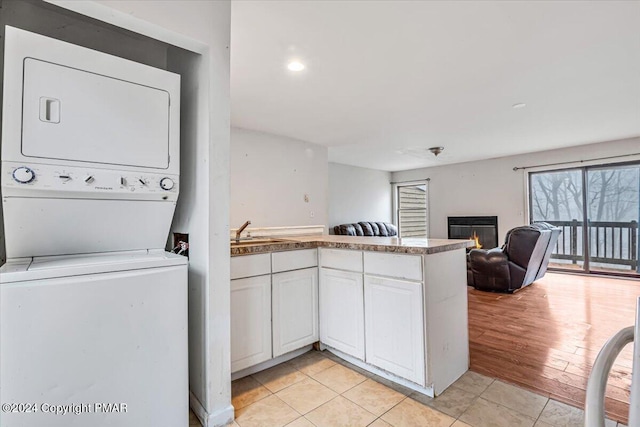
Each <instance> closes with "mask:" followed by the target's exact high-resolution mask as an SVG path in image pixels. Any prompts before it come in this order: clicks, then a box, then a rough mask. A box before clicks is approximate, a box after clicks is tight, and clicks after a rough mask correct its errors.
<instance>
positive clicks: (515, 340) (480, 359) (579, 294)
mask: <svg viewBox="0 0 640 427" xmlns="http://www.w3.org/2000/svg"><path fill="white" fill-rule="evenodd" d="M638 297H640V281H637V280H623V279H615V278H603V277H587V276H578V275H569V274H559V273H547V274H546V276H545V277H544V278H543V279H541V280H539V281H537V282H536V283H534V284H532V285H531V286H528V287H526V288H525V289H522V290H521V291H519V292H516V293H515V294H512V295H508V294H497V293H491V292H482V291H477V290H475V289H472V288H469V345H470V351H471V370H473V371H476V372H478V373H481V374H485V375H489V376H493V377H496V378H500V379H502V380H505V381H508V382H511V383H513V384H517V385H520V386H523V387H526V388H529V389H530V390H533V391H535V392H537V393H540V394H544V395H545V396H549V397H551V398H553V399H556V400H560V401H562V402H565V403H568V404H571V405H573V406H577V407H580V408H584V398H585V390H586V387H587V379H588V377H589V373H590V372H591V366H592V364H593V362H594V360H595V358H596V356H597V355H598V352H599V351H600V349H601V348H602V346H603V345H604V343H605V342H606V340H607V339H609V338H610V337H611V336H612V335H613V334H615V333H616V332H618V331H619V330H620V329H622V328H624V327H626V326H631V325H633V324H634V322H635V309H636V301H637V298H638ZM631 364H632V345H631V344H630V345H628V346H627V347H626V348H625V349H624V350H623V352H622V353H621V354H620V356H619V357H618V359H617V360H616V362H615V364H614V365H613V369H612V371H611V375H610V376H609V383H608V386H607V392H606V406H605V408H606V411H607V416H608V417H609V418H611V419H614V420H616V421H619V422H623V423H627V418H628V411H629V387H630V384H631Z"/></svg>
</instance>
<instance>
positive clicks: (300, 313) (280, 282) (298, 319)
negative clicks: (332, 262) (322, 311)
mask: <svg viewBox="0 0 640 427" xmlns="http://www.w3.org/2000/svg"><path fill="white" fill-rule="evenodd" d="M274 255H275V254H274ZM272 310H273V357H278V356H280V355H282V354H285V353H288V352H290V351H293V350H297V349H299V348H302V347H304V346H305V345H309V344H313V343H314V342H316V341H318V269H317V268H315V267H314V268H305V269H303V270H295V271H287V272H284V273H276V274H273V275H272Z"/></svg>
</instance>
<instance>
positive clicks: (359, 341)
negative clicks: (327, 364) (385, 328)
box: [320, 268, 364, 360]
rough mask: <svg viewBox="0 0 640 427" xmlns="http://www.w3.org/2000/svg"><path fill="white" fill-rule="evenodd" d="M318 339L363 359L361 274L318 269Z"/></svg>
mask: <svg viewBox="0 0 640 427" xmlns="http://www.w3.org/2000/svg"><path fill="white" fill-rule="evenodd" d="M320 341H321V342H322V343H323V344H326V345H328V346H330V347H333V348H335V349H336V350H339V351H342V352H344V353H346V354H349V355H351V356H353V357H357V358H358V359H361V360H364V293H363V282H362V273H356V272H349V271H340V270H332V269H328V268H321V269H320Z"/></svg>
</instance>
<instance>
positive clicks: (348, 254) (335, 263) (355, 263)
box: [320, 249, 362, 273]
mask: <svg viewBox="0 0 640 427" xmlns="http://www.w3.org/2000/svg"><path fill="white" fill-rule="evenodd" d="M320 265H321V266H322V267H328V268H336V269H338V270H348V271H356V272H359V273H361V272H362V252H361V251H350V250H344V249H320Z"/></svg>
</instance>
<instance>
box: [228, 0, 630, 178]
mask: <svg viewBox="0 0 640 427" xmlns="http://www.w3.org/2000/svg"><path fill="white" fill-rule="evenodd" d="M639 22H640V2H637V1H627V2H617V1H601V2H574V1H566V2H561V1H556V2H539V1H529V2H506V1H495V2H494V1H476V2H471V1H464V2H454V1H424V2H418V1H409V2H404V1H234V2H233V3H232V25H231V28H232V30H231V110H232V116H231V120H232V125H233V126H236V127H241V128H245V129H252V130H257V131H263V132H268V133H272V134H277V135H283V136H287V137H291V138H296V139H300V140H303V141H308V142H313V143H317V144H322V145H325V146H328V147H329V159H330V161H332V162H338V163H344V164H350V165H355V166H362V167H368V168H373V169H381V170H388V171H397V170H406V169H413V168H419V167H427V166H433V165H440V164H448V163H459V162H466V161H473V160H478V159H486V158H492V157H500V156H506V155H513V154H520V153H526V152H533V151H541V150H547V149H553V148H560V147H567V146H574V145H581V144H588V143H593V142H600V141H611V140H615V139H621V138H627V137H633V136H638V135H640V24H638V23H639ZM292 59H297V60H300V61H301V62H303V63H304V64H305V65H306V69H305V70H303V71H301V72H298V73H294V72H291V71H289V70H288V69H287V68H286V65H287V63H288V62H289V61H290V60H292ZM517 103H526V107H524V108H519V109H514V108H512V105H513V104H517ZM433 146H444V147H445V150H444V152H443V153H442V154H441V155H440V156H438V157H437V158H435V157H434V156H433V155H432V154H430V153H429V152H428V151H426V148H429V147H433Z"/></svg>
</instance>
